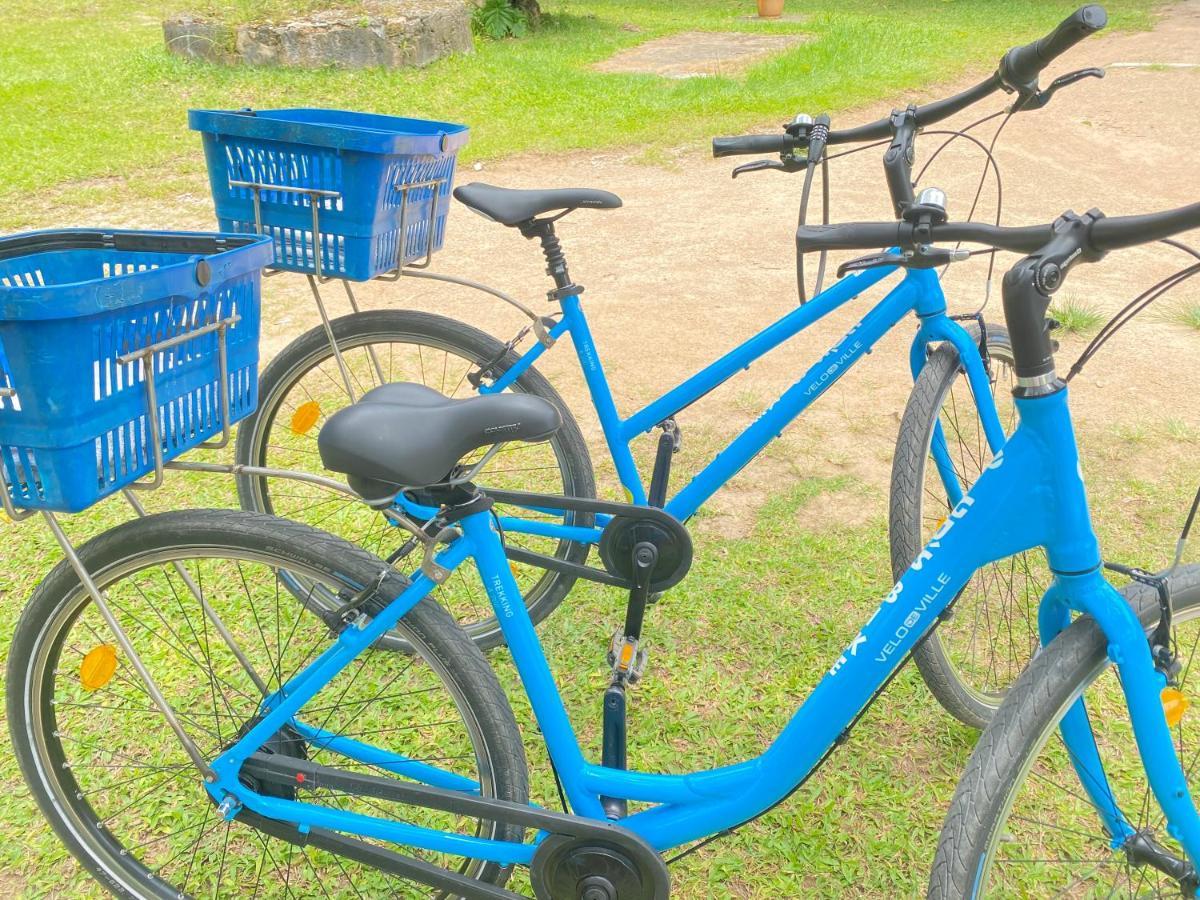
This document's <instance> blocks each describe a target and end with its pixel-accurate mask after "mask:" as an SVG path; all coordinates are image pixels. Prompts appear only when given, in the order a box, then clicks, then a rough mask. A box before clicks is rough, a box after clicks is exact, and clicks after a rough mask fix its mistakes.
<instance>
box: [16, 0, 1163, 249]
mask: <svg viewBox="0 0 1200 900" xmlns="http://www.w3.org/2000/svg"><path fill="white" fill-rule="evenodd" d="M186 5H187V4H186V3H185V2H183V0H170V2H169V3H166V4H164V3H161V2H159V3H151V4H145V3H142V2H138V0H61V2H57V3H53V4H46V3H40V2H36V0H7V2H5V3H4V4H3V6H2V7H0V171H3V172H4V179H3V182H0V201H2V202H3V209H4V212H3V213H0V227H12V228H17V227H20V225H21V223H22V222H23V218H22V207H23V205H25V204H27V203H28V202H29V198H30V197H31V196H33V195H34V194H36V193H43V192H46V191H50V190H52V189H55V188H57V187H59V186H62V185H65V184H68V183H76V185H75V186H72V187H71V188H64V193H65V194H66V195H67V200H68V202H70V201H76V202H84V201H86V200H87V199H88V198H90V197H94V196H96V195H111V193H112V192H119V194H120V196H123V197H129V198H135V197H138V196H147V195H151V196H170V195H171V194H172V193H175V192H178V191H179V189H180V181H179V179H180V178H181V177H188V178H193V179H194V178H195V177H196V176H198V175H199V173H201V172H202V171H203V160H202V156H201V154H200V150H199V140H198V138H197V136H196V135H194V134H192V133H190V132H189V131H188V129H187V121H186V112H187V109H188V108H189V107H221V108H238V107H242V106H259V107H269V106H283V105H295V104H310V105H334V106H349V107H353V108H356V109H364V110H373V111H377V112H381V113H400V114H410V115H414V116H425V117H432V118H436V119H445V120H450V121H459V122H464V123H467V124H469V125H470V126H471V129H472V136H471V143H470V144H469V145H468V147H467V148H466V150H465V153H464V157H465V158H466V159H478V158H491V157H497V156H502V155H505V154H511V153H518V152H522V151H536V152H556V151H563V150H573V149H580V148H604V147H623V146H635V145H645V144H659V145H663V146H675V145H680V144H686V143H688V142H698V141H701V140H704V139H707V138H709V137H711V136H713V135H717V134H722V133H731V132H737V131H740V130H744V129H747V128H750V127H753V126H762V125H770V124H772V123H775V122H779V121H783V120H784V119H786V118H789V117H790V116H791V115H793V114H794V113H795V112H796V111H797V110H808V111H811V112H814V113H815V112H821V111H824V110H829V111H833V112H837V111H838V110H843V109H846V108H847V107H851V106H854V105H857V104H861V103H864V102H867V101H870V100H873V99H877V98H880V97H884V96H892V95H897V94H900V93H901V92H912V91H914V90H919V91H923V92H926V95H927V96H928V91H929V90H930V89H931V88H933V86H935V85H937V84H939V83H943V82H946V81H948V80H950V79H954V78H956V77H959V76H961V75H962V74H963V73H964V71H966V70H970V71H972V72H977V73H981V74H982V73H985V72H987V71H989V70H991V69H993V68H994V67H995V64H996V61H997V60H998V59H999V57H1000V55H1001V54H1002V53H1003V51H1004V50H1005V49H1006V48H1008V47H1010V46H1012V45H1014V44H1015V43H1018V42H1024V41H1028V40H1029V39H1031V38H1033V37H1036V36H1038V35H1040V34H1042V33H1044V32H1045V31H1046V30H1047V29H1048V27H1049V26H1051V25H1053V24H1054V23H1055V22H1057V21H1058V20H1059V19H1060V18H1061V17H1062V16H1063V15H1064V14H1065V13H1067V12H1069V11H1070V10H1071V9H1072V8H1073V7H1074V6H1075V5H1076V4H1075V3H1074V2H1041V0H1012V2H1007V3H1005V4H1004V7H1003V14H998V12H997V7H996V4H995V3H993V2H987V0H950V2H943V3H939V4H937V5H936V9H934V8H932V7H928V6H924V5H920V4H914V3H907V2H906V3H899V2H897V3H892V4H879V3H877V2H873V0H839V2H833V0H823V2H813V3H806V4H804V7H803V12H804V13H805V15H806V16H807V18H806V19H805V21H803V22H802V23H786V22H785V23H778V24H760V23H755V22H747V21H744V20H742V19H741V18H740V17H741V16H744V15H746V14H747V13H749V12H750V11H751V10H752V4H750V3H749V2H746V0H690V2H673V3H666V2H662V3H645V2H634V0H548V2H546V3H545V4H544V7H545V10H546V12H547V13H548V15H547V17H546V22H545V26H544V27H543V28H542V29H540V30H539V31H538V32H536V33H535V34H533V35H532V36H530V37H529V38H526V39H523V40H519V41H479V42H478V47H477V52H476V53H475V54H473V55H465V56H458V57H454V58H450V59H445V60H442V61H439V62H438V63H436V64H434V65H432V66H430V67H429V68H427V69H424V70H420V71H414V70H407V71H383V70H371V71H358V72H344V71H335V70H320V71H294V70H293V71H287V70H261V69H260V70H254V69H248V68H225V67H218V66H210V65H205V64H199V63H193V62H186V61H183V60H179V59H176V58H174V57H171V56H169V55H168V54H167V53H166V51H165V50H164V48H163V42H162V32H161V29H160V21H161V18H162V15H163V14H165V13H167V12H173V11H177V10H178V9H179V8H180V7H183V6H186ZM299 5H300V7H301V8H303V9H309V8H311V7H312V6H313V3H311V2H309V0H303V2H302V3H300V4H299ZM200 6H201V8H213V7H214V6H218V7H222V8H225V9H227V10H229V11H230V13H231V16H232V18H235V19H237V18H245V17H247V16H248V15H252V14H253V13H254V11H255V10H256V9H259V8H260V7H261V9H264V10H267V11H278V10H279V9H281V8H283V3H282V0H204V2H202V3H201V4H200ZM1108 6H1109V12H1110V14H1111V18H1112V22H1113V25H1112V27H1113V28H1141V27H1146V26H1148V24H1149V23H1150V15H1149V13H1150V10H1151V9H1152V8H1153V7H1154V6H1155V0H1114V2H1112V3H1110V4H1108ZM687 29H701V30H738V29H740V30H753V31H755V32H771V33H790V32H805V33H808V34H810V35H811V36H812V38H813V39H812V40H811V41H810V42H808V43H805V44H803V45H802V46H799V47H796V48H794V49H792V50H790V51H788V52H786V53H782V54H780V55H778V56H776V57H774V58H771V59H769V60H767V61H764V62H762V63H760V64H758V65H756V66H754V67H753V68H751V69H750V70H749V71H747V72H746V73H745V74H744V76H742V77H739V78H726V77H713V78H699V79H684V80H671V79H663V78H658V77H655V76H635V75H612V74H601V73H598V72H595V71H593V70H592V69H591V68H590V66H591V64H592V63H595V62H598V61H600V60H603V59H605V58H607V57H608V56H609V55H611V54H612V53H613V52H615V51H616V50H619V49H621V48H624V47H628V46H631V45H634V44H637V43H640V42H642V41H645V40H648V39H651V38H654V37H658V36H660V35H665V34H670V33H673V32H678V31H682V30H687Z"/></svg>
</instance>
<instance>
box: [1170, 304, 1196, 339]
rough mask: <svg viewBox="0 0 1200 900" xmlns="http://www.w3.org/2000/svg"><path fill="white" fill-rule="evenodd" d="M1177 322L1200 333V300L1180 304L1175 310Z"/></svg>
mask: <svg viewBox="0 0 1200 900" xmlns="http://www.w3.org/2000/svg"><path fill="white" fill-rule="evenodd" d="M1175 320H1176V321H1177V322H1179V324H1180V325H1186V326H1187V327H1188V328H1194V329H1196V330H1197V331H1200V300H1193V301H1191V302H1185V303H1180V304H1179V305H1178V306H1177V307H1176V308H1175Z"/></svg>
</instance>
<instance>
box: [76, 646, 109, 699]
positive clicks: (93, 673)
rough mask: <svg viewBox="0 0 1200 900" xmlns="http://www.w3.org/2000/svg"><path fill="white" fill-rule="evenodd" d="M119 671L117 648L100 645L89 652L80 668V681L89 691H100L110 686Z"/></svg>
mask: <svg viewBox="0 0 1200 900" xmlns="http://www.w3.org/2000/svg"><path fill="white" fill-rule="evenodd" d="M116 671H117V648H116V647H114V646H113V645H112V644H100V645H99V646H97V647H93V648H92V649H91V650H89V651H88V653H87V656H85V657H84V658H83V664H82V665H80V667H79V680H80V682H81V683H82V684H83V686H84V688H85V689H87V690H89V691H98V690H100V688H102V687H104V686H105V685H106V684H108V682H109V680H110V679H111V678H112V677H113V673H114V672H116Z"/></svg>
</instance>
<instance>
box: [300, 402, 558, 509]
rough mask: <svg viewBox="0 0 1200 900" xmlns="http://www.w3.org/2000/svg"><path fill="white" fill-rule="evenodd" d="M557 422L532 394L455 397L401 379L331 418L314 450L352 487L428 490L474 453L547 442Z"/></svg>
mask: <svg viewBox="0 0 1200 900" xmlns="http://www.w3.org/2000/svg"><path fill="white" fill-rule="evenodd" d="M560 425H562V416H561V415H560V414H559V411H558V409H557V408H556V407H555V406H554V405H553V404H552V403H550V402H549V401H548V400H543V399H542V398H541V397H535V396H533V395H531V394H508V393H506V394H484V395H482V396H479V397H468V398H465V399H462V400H452V399H450V398H449V397H443V396H442V395H441V394H439V393H438V392H437V391H435V390H433V389H432V388H428V387H425V386H424V385H421V384H410V383H405V382H398V383H396V384H385V385H383V386H381V387H377V388H375V389H374V390H372V391H369V392H368V393H366V394H364V395H363V397H362V399H360V400H359V401H358V402H357V403H355V404H354V405H352V406H348V407H346V408H345V409H342V410H339V411H338V412H336V413H334V414H333V415H332V416H331V417H330V418H329V421H328V422H326V423H325V425H324V427H323V428H322V429H321V433H320V435H319V436H318V438H317V447H318V449H319V450H320V452H321V461H322V462H323V463H324V464H325V468H327V469H330V470H331V471H334V472H340V473H342V474H344V475H348V476H351V484H352V485H354V486H355V489H356V490H358V489H359V488H358V485H357V484H355V483H356V482H358V483H359V484H363V483H365V482H375V483H378V484H379V485H389V486H393V487H396V486H403V487H426V486H428V485H432V484H439V483H441V482H443V481H445V480H446V479H447V478H448V477H449V475H450V473H451V471H452V470H453V469H454V467H455V465H457V464H458V462H459V461H460V460H461V459H462V458H463V457H464V456H466V455H467V454H468V453H470V452H471V451H472V450H478V449H479V448H480V447H488V446H491V445H492V444H498V443H501V442H505V441H528V442H535V441H544V440H546V439H547V438H549V437H550V436H551V435H552V434H554V432H555V431H557V430H558V428H559V426H560ZM360 493H361V491H360ZM368 499H374V498H368Z"/></svg>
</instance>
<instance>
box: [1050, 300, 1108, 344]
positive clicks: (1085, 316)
mask: <svg viewBox="0 0 1200 900" xmlns="http://www.w3.org/2000/svg"><path fill="white" fill-rule="evenodd" d="M1050 318H1052V319H1054V320H1055V321H1056V322H1058V324H1059V327H1060V328H1061V329H1062V330H1063V331H1064V332H1065V333H1067V334H1079V335H1085V334H1091V333H1092V332H1093V331H1095V330H1096V329H1097V328H1099V327H1100V326H1101V325H1102V324H1103V323H1104V314H1103V313H1102V312H1100V311H1099V310H1098V309H1096V308H1095V307H1094V306H1092V305H1091V304H1090V303H1087V302H1086V301H1083V300H1080V299H1078V298H1077V297H1066V298H1064V299H1063V300H1061V301H1059V302H1058V303H1056V304H1054V305H1053V306H1051V307H1050Z"/></svg>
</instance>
